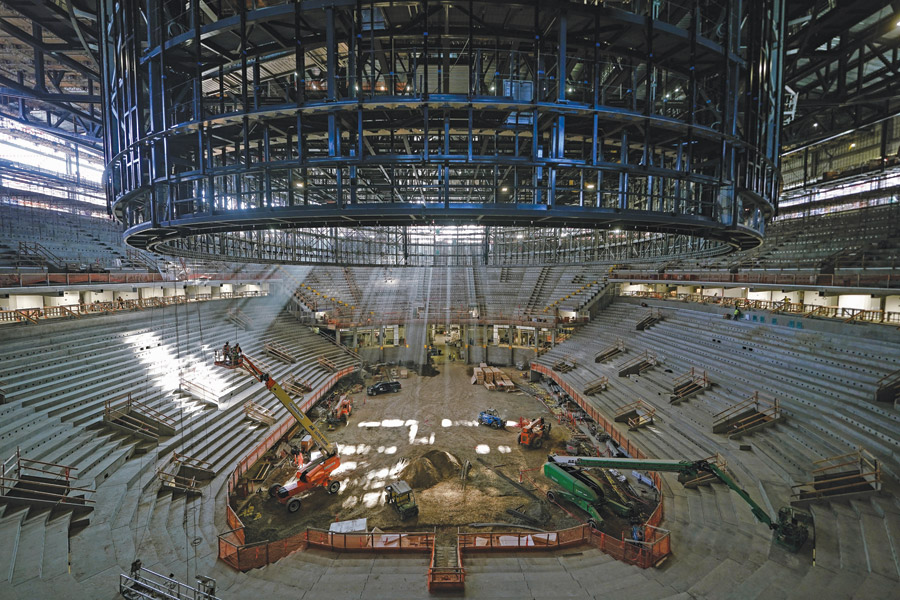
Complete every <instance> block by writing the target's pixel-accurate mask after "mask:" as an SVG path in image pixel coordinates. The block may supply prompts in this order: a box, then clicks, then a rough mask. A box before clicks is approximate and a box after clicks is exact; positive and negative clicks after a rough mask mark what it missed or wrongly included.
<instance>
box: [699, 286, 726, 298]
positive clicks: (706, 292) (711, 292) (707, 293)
mask: <svg viewBox="0 0 900 600" xmlns="http://www.w3.org/2000/svg"><path fill="white" fill-rule="evenodd" d="M724 293H725V288H711V287H708V288H703V289H702V290H700V294H701V295H702V296H703V297H710V298H711V297H713V296H718V297H719V298H721V297H722V296H723V294H724Z"/></svg>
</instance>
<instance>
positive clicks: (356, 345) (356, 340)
mask: <svg viewBox="0 0 900 600" xmlns="http://www.w3.org/2000/svg"><path fill="white" fill-rule="evenodd" d="M353 347H354V348H359V335H358V332H357V330H356V327H354V328H353Z"/></svg>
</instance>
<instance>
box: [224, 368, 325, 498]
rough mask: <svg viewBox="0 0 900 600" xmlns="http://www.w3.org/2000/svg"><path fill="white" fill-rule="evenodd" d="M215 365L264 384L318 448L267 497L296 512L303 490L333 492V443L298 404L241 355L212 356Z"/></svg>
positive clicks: (273, 488)
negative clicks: (317, 488)
mask: <svg viewBox="0 0 900 600" xmlns="http://www.w3.org/2000/svg"><path fill="white" fill-rule="evenodd" d="M215 365H216V366H217V367H224V368H226V369H243V370H245V371H247V373H249V374H250V376H251V377H253V378H254V379H256V380H257V381H259V382H260V383H262V384H264V385H265V386H266V389H268V390H269V391H270V392H272V394H273V395H274V396H275V397H276V398H278V401H279V402H281V403H282V404H283V405H284V407H285V408H286V409H287V411H288V412H289V413H290V414H291V416H293V417H294V419H296V420H297V423H298V424H299V425H300V426H301V427H302V428H303V429H305V430H306V432H307V433H308V434H309V435H310V437H311V438H312V440H313V442H314V443H315V445H316V447H317V448H318V449H319V452H320V456H318V457H316V458H315V459H313V460H311V461H309V462H307V463H305V464H302V465H298V468H297V474H296V479H295V480H293V481H291V482H289V483H287V484H286V485H283V486H282V485H278V484H275V485H273V486H272V487H271V488H269V496H271V497H273V498H277V499H278V501H279V502H280V503H281V504H285V505H287V509H288V511H289V512H292V513H293V512H297V511H298V510H300V498H299V497H298V496H299V495H300V494H302V493H303V492H306V491H309V490H312V489H314V488H316V487H318V486H321V487H323V488H325V489H326V490H327V491H328V493H329V494H335V493H337V491H338V490H339V489H340V488H341V482H340V481H335V480H333V479H332V478H331V473H332V472H334V470H335V469H337V468H338V467H339V466H340V464H341V457H340V456H338V453H337V446H335V445H334V444H333V443H332V442H330V441H329V440H328V438H326V437H325V435H324V434H323V433H322V432H321V431H319V428H318V427H316V425H315V423H313V422H312V420H311V419H310V418H309V417H307V416H306V414H305V413H304V412H303V411H302V410H300V407H299V406H297V404H296V403H294V400H293V399H292V398H291V397H290V396H289V395H288V393H287V392H286V391H284V389H283V388H282V387H281V386H280V385H278V383H277V382H276V381H275V380H274V379H273V378H272V377H270V376H269V374H268V373H264V372H263V371H261V370H260V369H258V368H257V367H256V365H254V364H253V361H251V360H250V358H248V357H247V356H245V355H234V356H232V357H226V356H222V357H221V360H219V355H218V353H217V355H216V361H215Z"/></svg>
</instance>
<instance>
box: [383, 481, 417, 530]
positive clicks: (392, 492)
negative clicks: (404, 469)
mask: <svg viewBox="0 0 900 600" xmlns="http://www.w3.org/2000/svg"><path fill="white" fill-rule="evenodd" d="M384 493H385V501H386V502H387V503H388V504H390V505H391V506H393V507H394V510H396V511H397V514H398V515H399V516H400V520H401V521H405V520H406V519H408V518H410V517H415V516H417V515H418V514H419V505H418V504H416V497H415V495H414V494H413V491H412V488H411V487H409V484H408V483H406V482H405V481H403V480H402V479H400V480H397V481H395V482H394V483H392V484H390V485H386V486H384Z"/></svg>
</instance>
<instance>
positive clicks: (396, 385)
mask: <svg viewBox="0 0 900 600" xmlns="http://www.w3.org/2000/svg"><path fill="white" fill-rule="evenodd" d="M399 391H400V382H399V381H382V382H381V383H376V384H375V385H370V386H369V387H368V388H367V389H366V393H367V394H368V395H370V396H377V395H378V394H389V393H391V392H399Z"/></svg>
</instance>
